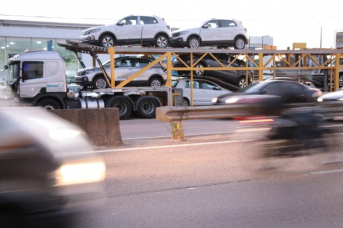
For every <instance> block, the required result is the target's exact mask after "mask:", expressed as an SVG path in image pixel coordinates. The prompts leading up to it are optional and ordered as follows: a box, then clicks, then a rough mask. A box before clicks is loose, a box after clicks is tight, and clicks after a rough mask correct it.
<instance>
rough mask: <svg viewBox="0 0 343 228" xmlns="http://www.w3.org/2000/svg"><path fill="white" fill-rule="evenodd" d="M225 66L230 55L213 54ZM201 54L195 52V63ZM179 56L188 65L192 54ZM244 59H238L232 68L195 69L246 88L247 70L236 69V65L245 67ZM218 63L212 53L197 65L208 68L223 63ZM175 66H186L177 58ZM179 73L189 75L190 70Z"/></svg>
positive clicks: (249, 80) (249, 81) (197, 71)
mask: <svg viewBox="0 0 343 228" xmlns="http://www.w3.org/2000/svg"><path fill="white" fill-rule="evenodd" d="M213 55H214V56H215V57H216V58H217V59H218V60H219V61H220V63H222V64H223V65H224V66H227V65H229V63H230V62H229V61H228V59H229V56H228V55H226V54H213ZM201 56H202V55H201V54H200V55H199V54H193V63H196V62H197V61H198V60H199V59H200V58H201ZM179 58H181V59H182V60H183V61H184V62H185V63H186V64H187V65H189V64H190V55H189V54H184V55H179ZM243 62H244V61H243V60H237V61H235V62H234V63H233V64H232V65H231V66H230V70H203V69H199V70H195V71H194V74H195V75H204V74H206V75H208V76H212V77H215V78H218V79H220V80H222V81H224V82H226V83H230V84H232V85H235V86H237V87H239V88H244V87H245V86H246V72H245V71H244V70H235V69H234V68H235V67H243V66H244V67H245V65H244V64H243ZM220 63H218V62H217V61H216V60H215V59H214V58H213V57H212V56H211V55H206V56H205V57H204V58H202V59H201V60H200V61H199V63H197V64H196V66H195V67H197V68H200V67H203V68H206V67H222V65H221V64H220ZM244 63H245V62H244ZM173 67H186V66H185V65H184V64H183V63H182V62H181V61H179V60H176V61H174V62H173ZM178 74H179V75H188V74H189V71H178ZM251 75H252V72H251V71H248V83H249V84H250V83H251V82H252V77H251Z"/></svg>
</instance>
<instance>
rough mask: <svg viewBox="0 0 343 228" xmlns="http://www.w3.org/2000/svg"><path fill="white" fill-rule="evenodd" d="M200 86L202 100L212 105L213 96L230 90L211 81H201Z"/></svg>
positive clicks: (205, 103)
mask: <svg viewBox="0 0 343 228" xmlns="http://www.w3.org/2000/svg"><path fill="white" fill-rule="evenodd" d="M200 88H202V96H203V98H202V102H203V104H204V105H212V99H213V98H215V97H219V96H220V95H222V94H225V93H228V91H226V90H223V89H222V88H221V87H219V86H218V85H216V84H214V83H212V82H209V81H201V84H200Z"/></svg>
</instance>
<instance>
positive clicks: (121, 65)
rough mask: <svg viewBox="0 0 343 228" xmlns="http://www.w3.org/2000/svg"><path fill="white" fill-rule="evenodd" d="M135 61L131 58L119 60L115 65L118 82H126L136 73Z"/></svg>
mask: <svg viewBox="0 0 343 228" xmlns="http://www.w3.org/2000/svg"><path fill="white" fill-rule="evenodd" d="M132 64H133V61H132V60H131V59H129V58H123V59H119V60H117V61H116V63H115V69H114V74H115V77H116V81H124V80H125V79H127V78H128V77H129V76H130V75H132V74H133V72H134V69H133V68H134V67H133V65H132Z"/></svg>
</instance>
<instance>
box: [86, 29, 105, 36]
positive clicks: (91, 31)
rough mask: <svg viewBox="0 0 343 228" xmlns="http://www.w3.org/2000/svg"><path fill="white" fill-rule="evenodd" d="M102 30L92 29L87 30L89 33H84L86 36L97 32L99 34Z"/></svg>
mask: <svg viewBox="0 0 343 228" xmlns="http://www.w3.org/2000/svg"><path fill="white" fill-rule="evenodd" d="M100 30H101V29H99V28H97V29H90V30H87V31H84V33H83V34H84V35H88V34H91V33H95V32H99V31H100Z"/></svg>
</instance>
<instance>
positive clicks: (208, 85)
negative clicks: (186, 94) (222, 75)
mask: <svg viewBox="0 0 343 228" xmlns="http://www.w3.org/2000/svg"><path fill="white" fill-rule="evenodd" d="M201 87H202V88H203V89H210V90H213V89H214V88H215V87H218V86H216V85H215V84H213V83H211V82H201Z"/></svg>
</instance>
